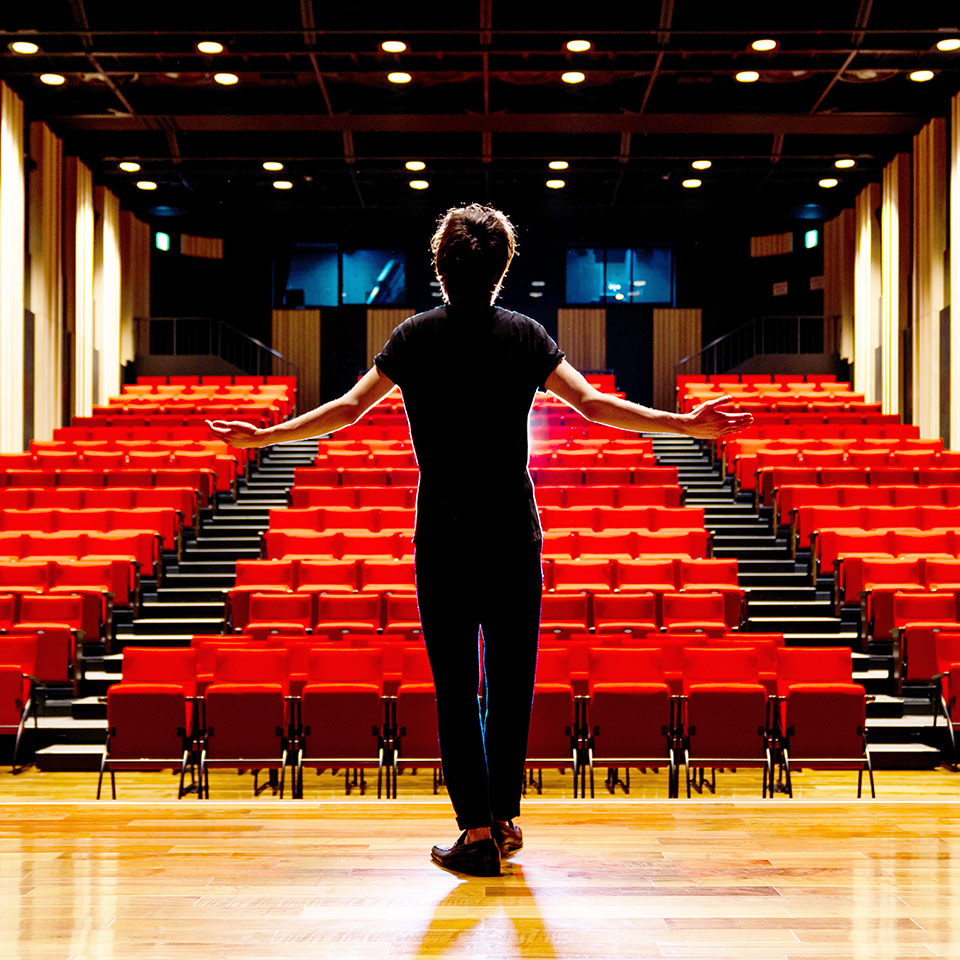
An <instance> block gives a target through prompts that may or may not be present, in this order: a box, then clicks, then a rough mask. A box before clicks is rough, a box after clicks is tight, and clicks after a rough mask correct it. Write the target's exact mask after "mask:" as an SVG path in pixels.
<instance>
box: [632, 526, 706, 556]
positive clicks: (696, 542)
mask: <svg viewBox="0 0 960 960" xmlns="http://www.w3.org/2000/svg"><path fill="white" fill-rule="evenodd" d="M710 540H711V534H709V533H708V532H707V531H706V530H682V531H676V530H640V531H637V533H636V534H635V543H636V554H635V556H638V557H641V556H649V555H657V554H658V555H660V556H675V557H689V558H695V557H706V556H707V555H708V553H709V545H710Z"/></svg>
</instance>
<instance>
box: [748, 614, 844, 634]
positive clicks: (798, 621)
mask: <svg viewBox="0 0 960 960" xmlns="http://www.w3.org/2000/svg"><path fill="white" fill-rule="evenodd" d="M842 626H843V625H842V623H841V622H840V620H839V619H838V618H837V617H815V616H810V617H798V616H783V617H755V616H751V615H749V614H748V616H747V630H748V631H749V632H754V633H783V634H784V635H786V634H787V633H788V632H789V633H791V634H793V633H796V632H798V631H803V632H805V633H810V634H813V633H816V634H825V633H832V634H836V635H837V636H839V635H840V633H841V632H842ZM785 628H786V629H785ZM789 628H794V629H789ZM853 636H854V639H856V637H857V634H856V633H854V634H853Z"/></svg>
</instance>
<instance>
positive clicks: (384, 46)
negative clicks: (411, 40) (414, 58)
mask: <svg viewBox="0 0 960 960" xmlns="http://www.w3.org/2000/svg"><path fill="white" fill-rule="evenodd" d="M380 49H381V50H382V51H383V52H384V53H403V52H404V51H405V50H406V49H407V45H406V44H405V43H404V42H403V41H402V40H384V41H383V43H381V44H380Z"/></svg>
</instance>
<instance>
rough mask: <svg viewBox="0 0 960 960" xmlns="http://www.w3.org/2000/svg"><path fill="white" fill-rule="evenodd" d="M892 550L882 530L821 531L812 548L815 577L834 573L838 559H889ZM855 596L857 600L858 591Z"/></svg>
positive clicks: (816, 536) (889, 536) (889, 537)
mask: <svg viewBox="0 0 960 960" xmlns="http://www.w3.org/2000/svg"><path fill="white" fill-rule="evenodd" d="M892 549H893V541H892V539H891V535H888V534H887V533H886V532H885V531H882V530H870V531H867V530H860V529H839V530H821V531H819V533H817V534H816V535H815V537H814V543H813V546H812V555H813V558H814V572H815V574H816V576H827V575H830V574H832V573H833V572H834V566H835V564H836V561H837V560H838V558H840V557H843V556H846V555H857V556H874V557H889V556H891V555H892ZM856 596H857V597H858V598H859V591H857V594H856Z"/></svg>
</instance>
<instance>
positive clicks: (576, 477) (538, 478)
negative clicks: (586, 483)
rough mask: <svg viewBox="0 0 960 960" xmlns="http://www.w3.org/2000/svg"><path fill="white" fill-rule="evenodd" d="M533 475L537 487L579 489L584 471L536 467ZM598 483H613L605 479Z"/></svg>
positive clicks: (570, 468)
mask: <svg viewBox="0 0 960 960" xmlns="http://www.w3.org/2000/svg"><path fill="white" fill-rule="evenodd" d="M590 469H593V470H596V469H597V468H596V467H592V468H590ZM534 474H535V475H534ZM531 475H532V476H533V481H534V484H535V485H536V486H537V487H541V486H551V487H556V486H560V487H578V486H580V485H581V484H582V483H583V471H582V470H580V469H579V468H574V467H535V468H533V469H532V471H531ZM598 482H602V483H607V484H609V483H611V482H613V481H610V480H607V479H606V478H604V479H603V480H602V481H598Z"/></svg>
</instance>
